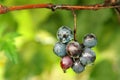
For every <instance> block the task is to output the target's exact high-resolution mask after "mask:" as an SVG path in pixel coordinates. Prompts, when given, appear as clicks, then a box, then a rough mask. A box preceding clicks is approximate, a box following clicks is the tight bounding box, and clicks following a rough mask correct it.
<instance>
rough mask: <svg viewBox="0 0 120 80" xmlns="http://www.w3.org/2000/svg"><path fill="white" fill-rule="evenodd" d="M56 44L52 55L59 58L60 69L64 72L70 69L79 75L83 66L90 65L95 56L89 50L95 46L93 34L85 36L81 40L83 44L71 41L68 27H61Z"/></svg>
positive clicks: (71, 35)
mask: <svg viewBox="0 0 120 80" xmlns="http://www.w3.org/2000/svg"><path fill="white" fill-rule="evenodd" d="M57 38H58V42H57V43H56V44H55V45H54V48H53V51H54V53H55V54H56V55H57V56H59V57H61V62H60V65H61V68H62V69H63V71H64V72H66V70H67V69H68V68H70V67H71V68H72V69H73V71H74V72H76V73H81V72H82V71H84V69H85V66H86V65H88V64H92V63H93V62H94V61H95V59H96V55H95V53H94V51H93V50H92V49H91V48H92V47H94V46H95V45H96V44H97V39H96V37H95V35H94V34H92V33H91V34H87V35H85V36H84V38H83V43H81V44H79V42H77V41H75V40H74V39H73V32H72V30H71V29H70V28H69V27H66V26H62V27H60V28H59V29H58V32H57Z"/></svg>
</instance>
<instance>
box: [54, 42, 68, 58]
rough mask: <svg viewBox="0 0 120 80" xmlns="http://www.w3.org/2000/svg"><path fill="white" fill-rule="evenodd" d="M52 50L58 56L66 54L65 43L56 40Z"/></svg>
mask: <svg viewBox="0 0 120 80" xmlns="http://www.w3.org/2000/svg"><path fill="white" fill-rule="evenodd" d="M53 51H54V53H55V54H56V55H57V56H59V57H64V56H65V55H66V54H67V53H66V45H65V44H63V43H61V42H57V43H56V44H55V46H54V48H53Z"/></svg>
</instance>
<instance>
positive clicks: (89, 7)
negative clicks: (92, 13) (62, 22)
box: [0, 3, 120, 14]
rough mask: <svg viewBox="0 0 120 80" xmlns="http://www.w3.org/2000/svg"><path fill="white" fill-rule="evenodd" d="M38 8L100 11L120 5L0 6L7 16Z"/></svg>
mask: <svg viewBox="0 0 120 80" xmlns="http://www.w3.org/2000/svg"><path fill="white" fill-rule="evenodd" d="M36 8H48V9H51V10H52V11H55V10H56V9H62V10H99V9H105V8H120V4H109V5H104V4H95V5H82V6H81V5H75V6H73V5H63V4H61V5H58V4H57V5H55V4H51V3H48V4H28V5H21V6H11V7H6V6H3V5H0V14H5V13H7V12H11V11H16V10H24V9H36Z"/></svg>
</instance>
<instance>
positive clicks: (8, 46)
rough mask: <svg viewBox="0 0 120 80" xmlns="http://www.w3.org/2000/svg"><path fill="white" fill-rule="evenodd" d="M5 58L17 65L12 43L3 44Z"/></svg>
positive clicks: (15, 52) (14, 48)
mask: <svg viewBox="0 0 120 80" xmlns="http://www.w3.org/2000/svg"><path fill="white" fill-rule="evenodd" d="M3 48H4V51H5V54H6V56H7V57H8V58H9V59H10V60H11V61H12V62H14V63H15V64H16V63H18V56H17V51H16V47H15V45H14V44H13V42H11V41H9V42H5V43H4V45H3Z"/></svg>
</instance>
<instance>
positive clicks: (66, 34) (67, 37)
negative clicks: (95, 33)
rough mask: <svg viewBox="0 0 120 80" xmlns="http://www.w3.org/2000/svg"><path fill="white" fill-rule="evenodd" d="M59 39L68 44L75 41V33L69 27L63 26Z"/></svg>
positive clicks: (59, 30)
mask: <svg viewBox="0 0 120 80" xmlns="http://www.w3.org/2000/svg"><path fill="white" fill-rule="evenodd" d="M57 38H58V40H59V41H60V42H62V43H68V42H69V41H71V40H72V39H73V32H72V30H71V29H70V28H69V27H66V26H62V27H60V28H59V29H58V32H57Z"/></svg>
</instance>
